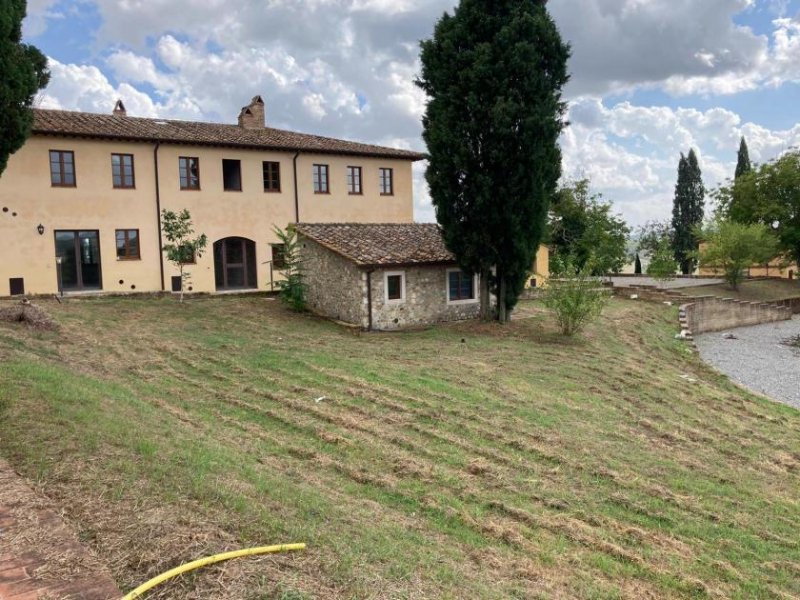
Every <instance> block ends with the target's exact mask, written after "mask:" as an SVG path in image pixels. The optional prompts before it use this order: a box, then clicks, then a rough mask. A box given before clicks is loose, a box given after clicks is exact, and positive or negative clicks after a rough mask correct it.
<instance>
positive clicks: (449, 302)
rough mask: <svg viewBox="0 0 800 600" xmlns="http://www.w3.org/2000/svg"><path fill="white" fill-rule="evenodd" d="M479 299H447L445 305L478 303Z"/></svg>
mask: <svg viewBox="0 0 800 600" xmlns="http://www.w3.org/2000/svg"><path fill="white" fill-rule="evenodd" d="M479 303H480V299H478V298H467V299H466V300H448V301H447V306H460V305H463V304H479Z"/></svg>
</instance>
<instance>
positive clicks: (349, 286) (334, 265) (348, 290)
mask: <svg viewBox="0 0 800 600" xmlns="http://www.w3.org/2000/svg"><path fill="white" fill-rule="evenodd" d="M299 241H300V256H301V258H302V260H303V269H304V273H305V281H306V284H307V285H308V293H307V300H308V308H309V310H311V311H312V312H315V313H317V314H319V315H322V316H325V317H328V318H331V319H336V320H337V321H344V322H346V323H352V324H354V325H359V326H361V327H364V328H366V327H367V287H366V273H364V272H362V271H361V270H360V269H359V268H358V267H356V266H355V265H354V264H353V263H352V262H350V261H349V260H347V259H345V258H342V257H341V256H339V255H338V254H336V253H334V252H331V251H330V250H328V249H326V248H323V247H322V246H320V245H319V244H318V243H317V242H315V241H313V240H310V239H308V238H306V237H303V236H300V240H299Z"/></svg>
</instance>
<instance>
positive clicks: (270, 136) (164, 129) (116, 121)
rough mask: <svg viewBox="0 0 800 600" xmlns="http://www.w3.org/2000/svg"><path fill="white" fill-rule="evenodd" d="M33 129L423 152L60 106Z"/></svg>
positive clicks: (390, 153) (398, 154)
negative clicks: (69, 108) (87, 111)
mask: <svg viewBox="0 0 800 600" xmlns="http://www.w3.org/2000/svg"><path fill="white" fill-rule="evenodd" d="M33 132H34V133H36V134H43V135H59V136H70V137H88V138H100V139H113V140H128V141H144V142H157V141H161V142H169V143H177V144H192V145H201V146H226V147H238V148H250V149H263V150H283V151H289V152H294V151H298V150H300V151H305V152H318V153H321V154H349V155H358V156H375V157H384V158H400V159H407V160H422V159H423V158H424V155H423V154H420V153H419V152H412V151H410V150H399V149H397V148H387V147H384V146H373V145H371V144H361V143H359V142H349V141H347V140H337V139H334V138H327V137H322V136H319V135H309V134H305V133H296V132H294V131H285V130H282V129H273V128H271V127H264V128H258V129H245V128H242V127H239V126H238V125H227V124H222V123H202V122H199V121H169V120H166V119H144V118H140V117H128V116H122V115H100V114H94V113H84V112H71V111H65V110H45V109H35V110H34V122H33Z"/></svg>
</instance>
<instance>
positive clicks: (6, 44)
mask: <svg viewBox="0 0 800 600" xmlns="http://www.w3.org/2000/svg"><path fill="white" fill-rule="evenodd" d="M25 8H26V2H25V0H3V2H2V3H0V175H2V174H3V171H5V169H6V165H7V164H8V157H9V156H11V155H12V154H13V153H14V152H16V151H17V150H19V149H20V148H21V147H22V144H24V143H25V140H26V139H27V138H28V135H30V130H31V125H32V123H33V113H32V112H31V104H32V103H33V97H34V95H35V94H36V92H38V91H39V90H40V89H41V88H43V87H44V86H45V85H47V82H48V81H49V79H50V73H49V72H48V70H47V59H46V58H45V57H44V55H43V54H42V53H41V52H39V50H37V49H36V48H34V47H33V46H29V45H27V44H23V43H22V20H23V19H24V18H25Z"/></svg>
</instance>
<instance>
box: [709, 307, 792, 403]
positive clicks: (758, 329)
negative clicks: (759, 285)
mask: <svg viewBox="0 0 800 600" xmlns="http://www.w3.org/2000/svg"><path fill="white" fill-rule="evenodd" d="M726 333H729V334H733V335H734V336H736V339H725V337H724V335H725V334H726ZM797 336H800V315H795V317H794V318H793V319H792V320H791V321H781V322H778V323H767V324H765V325H755V326H754V327H738V328H736V329H732V330H731V331H730V332H723V331H719V332H715V333H704V334H702V335H699V336H697V337H696V338H695V341H696V343H697V348H698V349H699V350H700V356H701V357H702V358H703V360H705V361H706V362H708V363H710V364H711V365H713V366H714V367H716V368H717V369H719V370H720V371H722V372H723V373H725V374H726V375H727V376H728V377H730V378H731V379H733V380H734V381H736V382H737V383H739V384H741V385H743V386H744V387H746V388H748V389H751V390H753V391H755V392H759V393H761V394H764V395H765V396H769V397H770V398H773V399H775V400H778V401H779V402H783V403H785V404H789V405H791V406H794V407H796V408H798V409H800V348H795V347H792V346H787V345H786V344H782V343H781V342H783V341H784V340H786V339H788V338H796V337H797Z"/></svg>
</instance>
